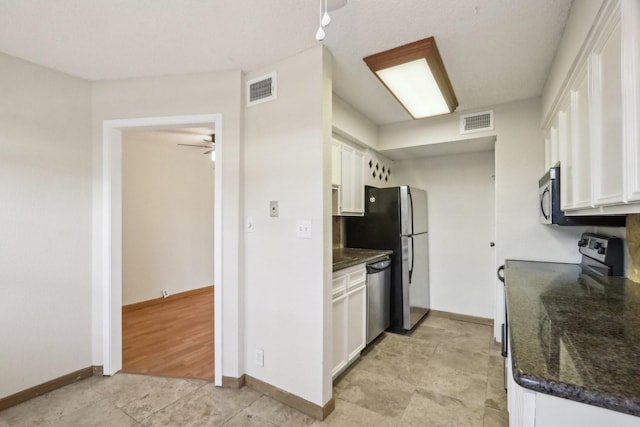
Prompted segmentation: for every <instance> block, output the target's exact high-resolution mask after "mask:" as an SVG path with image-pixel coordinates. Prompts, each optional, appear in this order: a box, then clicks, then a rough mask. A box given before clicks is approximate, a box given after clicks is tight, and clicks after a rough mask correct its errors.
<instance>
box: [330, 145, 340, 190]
mask: <svg viewBox="0 0 640 427" xmlns="http://www.w3.org/2000/svg"><path fill="white" fill-rule="evenodd" d="M340 185H342V144H341V143H340V141H337V140H335V139H333V140H332V141H331V186H332V187H339V186H340Z"/></svg>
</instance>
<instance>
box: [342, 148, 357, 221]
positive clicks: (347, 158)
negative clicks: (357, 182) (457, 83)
mask: <svg viewBox="0 0 640 427" xmlns="http://www.w3.org/2000/svg"><path fill="white" fill-rule="evenodd" d="M354 152H355V150H354V148H353V147H351V146H350V145H347V144H342V191H341V192H340V200H341V202H342V203H341V206H340V209H341V212H351V211H352V210H353V191H352V187H353V167H352V165H353V156H354Z"/></svg>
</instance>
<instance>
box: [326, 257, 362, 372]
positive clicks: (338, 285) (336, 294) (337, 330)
mask: <svg viewBox="0 0 640 427" xmlns="http://www.w3.org/2000/svg"><path fill="white" fill-rule="evenodd" d="M366 277H367V271H366V268H365V264H360V265H357V266H354V267H350V268H346V269H344V270H338V271H335V272H334V273H333V283H332V295H333V363H332V371H331V373H332V376H333V378H335V377H336V376H337V375H338V374H340V373H341V372H342V371H343V370H344V369H345V368H346V367H347V366H349V365H350V364H351V363H353V362H354V361H355V360H356V359H357V358H358V357H360V352H361V351H362V350H363V349H364V348H365V346H366V345H367V288H366Z"/></svg>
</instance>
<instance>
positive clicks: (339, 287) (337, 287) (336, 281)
mask: <svg viewBox="0 0 640 427" xmlns="http://www.w3.org/2000/svg"><path fill="white" fill-rule="evenodd" d="M347 278H348V275H346V274H345V275H344V276H338V277H334V278H333V281H332V286H331V295H332V296H333V297H334V298H335V296H336V295H338V294H340V293H341V292H344V291H345V290H346V289H347Z"/></svg>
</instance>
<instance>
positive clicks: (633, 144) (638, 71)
mask: <svg viewBox="0 0 640 427" xmlns="http://www.w3.org/2000/svg"><path fill="white" fill-rule="evenodd" d="M622 34H624V37H623V39H622V70H623V73H622V87H623V93H624V95H625V96H623V99H622V102H623V110H622V121H623V128H622V137H623V139H624V148H625V151H624V156H625V162H624V170H625V176H626V180H625V184H626V185H625V197H626V200H627V201H629V202H638V201H640V2H638V1H634V0H626V1H624V2H623V3H622ZM627 91H628V93H629V94H633V96H627Z"/></svg>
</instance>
